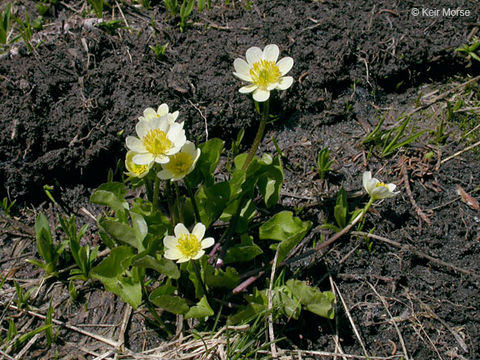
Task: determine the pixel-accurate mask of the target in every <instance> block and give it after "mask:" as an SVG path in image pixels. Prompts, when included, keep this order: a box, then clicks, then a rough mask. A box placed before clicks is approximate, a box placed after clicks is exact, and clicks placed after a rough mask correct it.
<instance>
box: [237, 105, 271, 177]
mask: <svg viewBox="0 0 480 360" xmlns="http://www.w3.org/2000/svg"><path fill="white" fill-rule="evenodd" d="M256 104H257V103H256ZM269 111H270V102H269V100H267V101H265V102H264V103H263V112H262V118H261V119H260V124H259V125H258V130H257V135H255V139H254V140H253V144H252V147H251V148H250V151H249V153H248V155H247V159H246V160H245V163H244V164H243V166H242V170H246V169H247V168H248V165H249V164H250V162H251V161H252V160H253V157H254V156H255V153H256V152H257V149H258V146H259V145H260V142H261V141H262V137H263V133H264V132H265V126H266V125H267V119H268V115H269Z"/></svg>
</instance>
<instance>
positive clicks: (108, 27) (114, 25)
mask: <svg viewBox="0 0 480 360" xmlns="http://www.w3.org/2000/svg"><path fill="white" fill-rule="evenodd" d="M97 26H98V27H99V28H100V29H102V30H103V31H106V32H107V33H109V34H110V35H113V34H115V32H116V31H117V30H118V29H126V28H127V27H125V26H124V25H123V21H122V20H120V19H112V20H108V21H102V22H99V23H98V24H97Z"/></svg>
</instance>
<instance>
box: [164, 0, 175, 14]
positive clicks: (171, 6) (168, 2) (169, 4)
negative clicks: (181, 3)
mask: <svg viewBox="0 0 480 360" xmlns="http://www.w3.org/2000/svg"><path fill="white" fill-rule="evenodd" d="M163 2H164V4H165V8H166V9H167V10H168V12H169V13H170V15H172V16H175V15H177V14H178V1H177V0H163Z"/></svg>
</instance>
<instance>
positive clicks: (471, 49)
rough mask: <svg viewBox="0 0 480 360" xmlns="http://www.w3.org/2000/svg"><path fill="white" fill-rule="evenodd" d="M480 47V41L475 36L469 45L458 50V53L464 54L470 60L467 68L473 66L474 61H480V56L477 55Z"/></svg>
mask: <svg viewBox="0 0 480 360" xmlns="http://www.w3.org/2000/svg"><path fill="white" fill-rule="evenodd" d="M479 47H480V39H479V38H478V37H477V36H474V37H473V38H472V40H471V41H470V43H469V44H464V45H463V46H461V47H459V48H456V49H455V51H456V52H457V53H460V54H463V55H464V56H466V58H467V60H468V65H467V67H469V66H471V65H472V59H474V60H476V61H480V55H479V54H478V53H477V49H478V48H479Z"/></svg>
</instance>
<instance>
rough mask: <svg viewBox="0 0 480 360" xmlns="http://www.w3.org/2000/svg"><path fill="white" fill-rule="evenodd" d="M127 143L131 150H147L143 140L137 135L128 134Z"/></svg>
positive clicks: (141, 151) (140, 151)
mask: <svg viewBox="0 0 480 360" xmlns="http://www.w3.org/2000/svg"><path fill="white" fill-rule="evenodd" d="M125 143H126V144H127V148H128V149H129V150H132V151H135V152H136V153H144V152H146V151H147V150H146V149H145V146H144V145H143V142H142V141H141V140H140V139H139V138H137V137H135V136H127V138H126V140H125Z"/></svg>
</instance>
